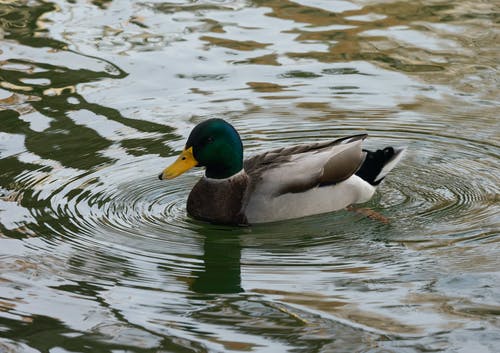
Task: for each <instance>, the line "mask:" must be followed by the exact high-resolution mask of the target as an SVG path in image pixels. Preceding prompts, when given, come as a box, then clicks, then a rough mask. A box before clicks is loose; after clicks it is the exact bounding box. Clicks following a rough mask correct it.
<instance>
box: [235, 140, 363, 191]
mask: <svg viewBox="0 0 500 353" xmlns="http://www.w3.org/2000/svg"><path fill="white" fill-rule="evenodd" d="M366 136H367V135H364V134H363V135H355V136H350V137H346V138H342V139H338V140H335V141H328V142H318V143H313V144H307V145H299V146H293V147H288V148H280V149H276V150H272V151H269V152H267V153H263V154H259V155H256V156H254V157H251V158H249V159H247V160H246V161H245V164H244V168H245V171H246V172H247V174H248V175H249V176H250V180H251V187H252V189H257V190H252V191H256V192H262V193H266V194H267V195H270V196H274V197H276V196H279V195H283V194H286V193H300V192H304V191H306V190H309V189H311V188H314V187H317V186H321V185H333V184H336V183H339V182H341V181H343V180H346V179H347V178H349V177H350V176H351V175H353V174H354V173H355V172H356V171H357V170H358V169H359V167H360V166H361V164H362V163H363V160H364V157H365V153H364V152H363V151H362V148H361V143H362V141H363V140H364V139H365V138H366Z"/></svg>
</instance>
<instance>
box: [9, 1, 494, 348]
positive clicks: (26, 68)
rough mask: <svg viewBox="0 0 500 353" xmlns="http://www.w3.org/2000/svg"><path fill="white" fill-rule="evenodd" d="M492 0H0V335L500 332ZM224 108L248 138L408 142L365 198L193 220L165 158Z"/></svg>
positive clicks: (114, 337) (486, 337) (444, 343)
mask: <svg viewBox="0 0 500 353" xmlns="http://www.w3.org/2000/svg"><path fill="white" fill-rule="evenodd" d="M499 12H500V10H499V7H498V4H496V5H495V2H494V1H482V2H477V1H471V0H469V1H447V0H443V1H439V0H421V1H397V0H395V1H392V0H352V1H343V0H338V1H337V0H335V1H331V0H310V1H308V0H296V1H287V0H281V1H277V0H268V1H264V0H255V1H250V0H248V1H244V0H234V1H231V0H212V1H209V0H200V1H194V0H172V1H171V2H164V1H157V0H148V1H143V2H135V1H118V0H115V1H112V0H94V1H89V0H73V1H69V0H68V1H63V0H47V1H39V0H8V1H6V0H3V1H0V352H30V353H31V352H50V353H60V352H223V351H224V352H239V351H247V352H248V351H251V352H437V351H449V352H476V353H477V352H494V351H497V350H496V349H498V343H499V342H500V319H499V315H500V270H499V269H500V246H499V245H500V203H499V185H500V173H499V156H500V144H499V141H500V124H499V118H498V112H499V105H500V104H499V100H498V97H499V93H500V89H499V78H500V76H499V73H498V72H499V71H498V70H499V62H500V52H499V46H498V43H499V41H498V40H499V36H500V30H499V27H498V20H499ZM209 117H223V118H225V119H227V120H228V121H230V122H231V123H232V124H233V125H234V126H235V127H236V128H237V129H238V130H239V131H240V133H241V136H242V139H243V142H244V145H245V153H246V154H247V155H251V154H254V153H258V152H260V151H264V150H267V149H270V148H274V147H280V146H287V145H293V144H297V143H303V142H307V141H323V140H328V139H332V138H337V137H341V136H345V135H347V134H355V133H361V132H367V133H368V134H369V136H370V137H369V139H368V140H367V142H366V144H367V146H368V147H370V148H381V147H384V146H386V145H394V146H407V147H408V153H407V155H406V158H405V159H404V160H403V161H402V163H401V164H400V165H399V166H398V167H397V168H396V169H395V170H393V171H392V172H391V174H390V175H389V177H388V178H387V179H386V181H385V182H384V183H383V185H382V186H381V187H380V188H379V190H378V192H377V194H376V196H375V197H374V198H373V199H372V200H371V201H370V202H368V203H367V204H365V205H363V207H365V208H368V209H370V210H373V211H376V212H378V213H380V214H382V215H383V216H384V217H386V218H388V219H389V223H388V224H385V223H384V222H381V221H378V220H376V219H370V218H366V217H365V216H363V215H362V214H360V213H356V212H349V211H340V212H336V213H331V214H325V215H318V216H314V217H307V218H303V219H297V220H292V221H286V222H277V223H273V224H267V225H259V226H252V227H241V228H233V227H223V226H216V225H210V224H205V223H202V222H198V221H194V220H192V219H190V218H189V217H188V216H187V215H186V211H185V201H186V198H187V195H188V193H189V190H190V189H191V187H192V186H193V184H194V183H195V182H196V180H197V179H198V178H199V177H200V175H201V171H192V172H188V173H187V174H185V175H183V176H181V177H179V178H177V179H175V180H173V181H169V182H165V181H159V180H157V175H158V174H159V172H160V171H161V170H162V169H163V168H164V167H165V166H166V165H168V164H169V163H170V162H171V161H172V160H173V159H174V158H175V156H176V155H177V153H178V152H179V151H180V150H181V149H182V147H183V145H184V142H185V139H186V137H187V136H188V134H189V132H190V130H191V129H192V127H193V126H194V125H195V124H196V123H198V122H200V121H202V120H204V119H207V118H209Z"/></svg>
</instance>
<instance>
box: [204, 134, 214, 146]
mask: <svg viewBox="0 0 500 353" xmlns="http://www.w3.org/2000/svg"><path fill="white" fill-rule="evenodd" d="M212 142H214V138H213V137H212V136H209V137H208V138H207V141H206V142H205V143H206V144H207V145H208V144H210V143H212Z"/></svg>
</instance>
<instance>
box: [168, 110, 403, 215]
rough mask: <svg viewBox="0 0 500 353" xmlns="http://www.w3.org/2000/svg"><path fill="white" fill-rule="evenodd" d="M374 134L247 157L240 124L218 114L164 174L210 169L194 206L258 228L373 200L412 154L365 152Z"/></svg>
mask: <svg viewBox="0 0 500 353" xmlns="http://www.w3.org/2000/svg"><path fill="white" fill-rule="evenodd" d="M367 136H368V135H367V134H358V135H352V136H347V137H342V138H338V139H335V140H328V141H321V142H312V143H307V144H300V145H295V146H288V147H281V148H276V149H272V150H269V151H266V152H263V153H259V154H256V155H254V156H251V157H249V158H247V159H244V156H243V143H242V141H241V138H240V135H239V134H238V132H237V131H236V129H235V128H234V127H233V126H232V125H231V124H230V123H228V122H227V121H225V120H223V119H220V118H211V119H208V120H205V121H202V122H201V123H199V124H198V125H196V126H195V127H194V128H193V129H192V131H191V133H190V134H189V137H188V139H187V141H186V144H185V146H184V149H183V151H182V152H181V153H180V155H179V156H178V158H177V159H176V160H175V161H174V162H173V163H172V164H171V165H170V166H168V167H167V168H165V169H164V170H163V171H162V173H161V174H160V175H159V179H160V180H171V179H174V178H177V177H178V176H180V175H182V174H183V173H185V172H186V171H188V170H190V169H192V168H195V167H196V168H205V173H204V175H203V176H202V177H201V178H200V179H199V180H198V182H197V183H196V184H195V185H194V187H193V188H192V190H191V192H190V193H189V196H188V198H187V207H186V209H187V213H188V215H189V216H191V217H193V218H194V219H197V220H201V221H205V222H210V223H216V224H226V225H251V224H258V223H267V222H276V221H284V220H288V219H293V218H300V217H306V216H311V215H315V214H322V213H328V212H334V211H338V210H341V209H345V208H347V207H350V206H351V205H353V204H360V203H364V202H367V201H368V200H370V199H371V198H372V196H373V195H374V193H375V191H376V189H377V187H378V186H379V185H380V183H381V182H382V181H383V180H384V179H385V177H386V175H387V174H388V173H389V171H391V170H392V169H393V168H394V167H395V166H396V164H398V162H399V161H400V160H401V158H402V156H403V154H404V152H405V148H404V147H403V148H394V147H385V148H383V149H379V150H375V151H369V150H366V149H363V147H362V143H363V141H364V140H365V139H366V138H367Z"/></svg>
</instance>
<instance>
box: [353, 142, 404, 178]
mask: <svg viewBox="0 0 500 353" xmlns="http://www.w3.org/2000/svg"><path fill="white" fill-rule="evenodd" d="M363 151H364V152H366V158H365V161H364V162H363V164H362V165H361V168H359V170H358V171H357V172H356V175H357V176H359V177H360V178H361V179H363V180H365V181H367V182H368V183H370V184H371V185H378V184H380V182H381V181H382V180H384V178H385V176H386V175H387V173H389V172H390V171H391V170H392V168H394V167H395V166H396V164H398V162H399V161H400V160H401V158H402V157H403V154H404V151H405V149H404V148H400V149H394V148H392V147H386V148H384V149H383V150H377V151H375V152H371V151H367V150H363Z"/></svg>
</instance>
